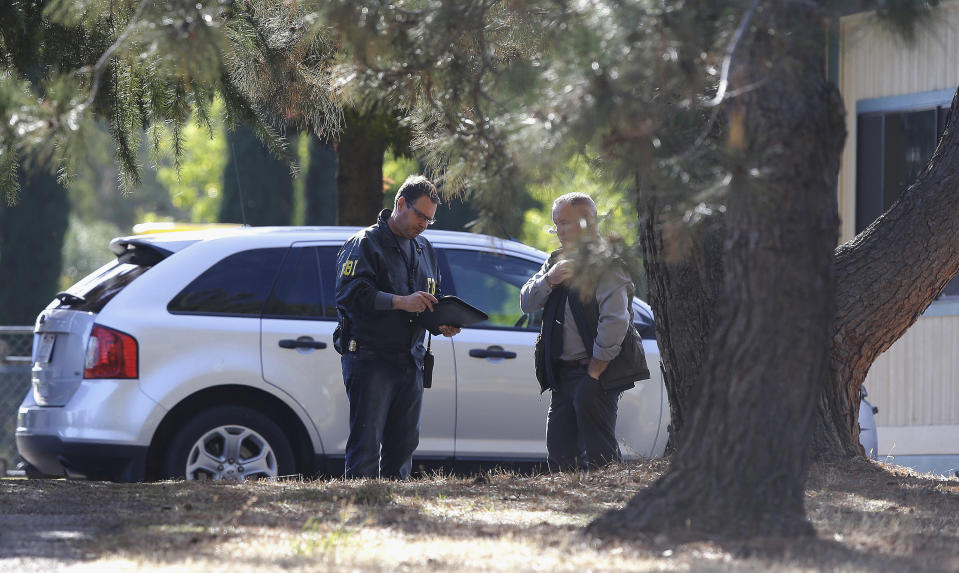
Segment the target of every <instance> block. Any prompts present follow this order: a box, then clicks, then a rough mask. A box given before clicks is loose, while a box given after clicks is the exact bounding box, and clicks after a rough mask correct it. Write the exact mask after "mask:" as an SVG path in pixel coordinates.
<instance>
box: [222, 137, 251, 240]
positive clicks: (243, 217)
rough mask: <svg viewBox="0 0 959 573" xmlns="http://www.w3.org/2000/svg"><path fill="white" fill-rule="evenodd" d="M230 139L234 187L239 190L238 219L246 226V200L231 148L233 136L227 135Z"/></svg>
mask: <svg viewBox="0 0 959 573" xmlns="http://www.w3.org/2000/svg"><path fill="white" fill-rule="evenodd" d="M227 139H229V140H230V153H232V154H233V175H235V176H236V189H237V191H239V192H240V220H241V222H242V223H243V226H244V227H247V226H248V225H247V224H246V207H245V206H244V204H245V203H246V201H245V200H244V199H243V183H241V182H240V170H239V168H237V166H236V164H237V156H236V149H234V148H233V138H231V137H227Z"/></svg>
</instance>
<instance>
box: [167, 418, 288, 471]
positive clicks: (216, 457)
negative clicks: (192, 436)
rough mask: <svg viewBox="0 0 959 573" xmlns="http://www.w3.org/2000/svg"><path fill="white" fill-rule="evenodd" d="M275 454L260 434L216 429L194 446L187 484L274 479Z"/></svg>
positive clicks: (240, 429) (232, 427)
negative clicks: (189, 482) (200, 481)
mask: <svg viewBox="0 0 959 573" xmlns="http://www.w3.org/2000/svg"><path fill="white" fill-rule="evenodd" d="M277 474H278V465H277V461H276V454H275V453H274V452H273V448H272V447H271V446H270V443H269V442H267V441H266V439H264V438H263V436H261V435H260V434H259V433H257V432H255V431H254V430H252V429H250V428H247V427H245V426H237V425H225V426H219V427H217V428H213V429H211V430H209V431H207V432H206V433H204V434H203V435H202V436H200V438H199V439H198V440H197V441H196V442H194V444H193V446H192V447H191V448H190V453H189V455H187V459H186V471H185V476H186V479H188V480H207V479H208V480H246V479H256V478H275V477H276V476H277Z"/></svg>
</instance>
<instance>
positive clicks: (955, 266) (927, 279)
mask: <svg viewBox="0 0 959 573" xmlns="http://www.w3.org/2000/svg"><path fill="white" fill-rule="evenodd" d="M957 117H959V92H957V94H956V96H955V97H953V100H952V108H951V109H950V112H949V123H948V124H947V125H946V130H945V132H944V133H943V135H942V139H941V141H940V142H939V147H938V149H936V152H935V153H934V154H933V156H932V159H931V160H930V161H929V165H928V166H927V167H926V169H925V170H924V171H923V172H922V173H921V174H920V175H919V178H918V179H917V180H916V182H915V183H914V184H913V185H912V186H910V187H909V188H908V189H906V191H905V192H903V194H902V196H901V197H900V198H899V200H898V201H897V202H896V203H895V204H894V205H893V206H892V207H891V208H890V209H889V211H887V212H886V213H885V214H884V215H883V216H882V217H880V218H879V219H877V220H876V221H875V222H874V223H873V224H872V225H870V226H869V227H868V228H867V229H866V230H865V231H863V232H862V233H860V234H859V235H857V236H856V238H855V239H853V240H852V241H850V242H848V243H846V244H844V245H841V246H840V247H839V248H838V249H836V253H835V265H836V279H837V295H836V301H837V312H836V321H835V326H834V329H833V336H832V346H831V348H830V364H829V376H828V378H827V383H826V387H825V389H824V392H823V394H822V396H821V398H820V400H819V404H818V410H819V417H818V423H817V425H816V431H815V435H814V440H813V443H812V446H811V447H812V454H813V455H814V456H815V457H817V458H820V459H836V458H847V457H852V456H857V455H862V453H863V452H862V448H861V447H860V445H859V424H858V421H859V390H860V388H861V387H862V383H863V381H864V380H865V378H866V374H867V373H868V372H869V367H870V366H871V365H872V363H873V362H874V361H875V360H876V358H878V357H879V355H880V354H882V353H883V352H885V351H886V350H887V349H888V348H889V347H890V346H892V344H893V343H894V342H895V341H896V340H898V339H899V338H900V337H901V336H902V335H903V334H904V333H905V332H906V329H908V328H909V327H910V326H912V324H913V323H914V322H916V319H917V318H918V317H919V315H920V314H922V312H923V311H924V310H926V308H927V307H928V306H929V304H930V303H931V302H932V301H933V300H935V298H936V297H937V296H938V295H939V293H940V292H942V289H943V288H944V287H945V286H946V284H947V283H948V282H949V281H950V280H952V279H953V278H954V277H955V276H956V274H957V273H959V128H957V127H959V126H957V125H956V121H957ZM902 383H904V384H908V380H904V381H902Z"/></svg>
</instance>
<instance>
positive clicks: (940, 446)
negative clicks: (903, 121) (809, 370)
mask: <svg viewBox="0 0 959 573" xmlns="http://www.w3.org/2000/svg"><path fill="white" fill-rule="evenodd" d="M957 86H959V0H946V1H944V2H942V4H941V5H940V6H939V7H938V8H936V9H934V11H933V16H932V18H930V19H928V20H926V21H924V22H922V23H920V24H919V26H918V28H917V33H916V39H915V41H914V42H908V41H906V40H904V39H902V38H901V37H900V36H898V35H897V34H896V32H894V31H892V30H890V29H888V28H886V27H884V25H883V24H881V23H879V22H878V20H877V18H876V16H875V15H874V14H873V13H863V14H855V15H852V16H847V17H844V18H842V19H841V21H840V42H839V87H840V90H841V91H842V94H843V99H844V102H845V107H846V129H847V131H848V136H847V140H846V146H845V149H844V151H843V155H842V166H841V171H840V177H839V212H840V216H841V218H842V229H841V240H842V241H848V240H849V239H851V238H852V237H853V236H854V234H855V216H856V205H855V200H856V143H857V142H856V113H857V105H859V106H862V105H863V102H866V103H873V104H875V103H876V100H879V99H880V98H889V101H895V102H897V105H898V104H901V103H902V102H908V101H910V100H912V101H922V100H923V99H924V97H923V94H925V96H926V97H925V99H928V96H929V95H930V92H937V91H938V92H943V91H946V95H947V96H948V93H949V92H954V91H955V90H956V87H957ZM942 95H943V94H942V93H940V94H938V95H937V97H942ZM896 96H912V97H896ZM949 99H951V97H949ZM867 100H869V101H867ZM957 247H959V245H957ZM957 350H959V302H957V301H955V300H952V301H949V300H941V301H936V302H934V303H933V305H932V306H931V307H930V308H929V310H927V311H926V313H925V314H924V315H923V316H922V317H920V318H919V320H918V322H917V323H916V324H915V325H913V326H912V327H911V328H910V329H909V331H908V332H906V334H905V335H904V336H903V337H902V339H900V340H899V341H897V342H896V343H895V344H894V345H893V346H892V347H891V348H890V349H889V350H888V351H887V352H885V353H884V354H883V355H882V356H880V357H879V359H878V360H877V361H876V362H875V363H874V364H873V366H872V368H871V369H870V372H869V375H868V376H867V378H866V388H867V389H868V391H869V400H870V401H871V402H872V403H873V404H874V405H876V406H878V407H879V414H878V415H877V416H876V423H877V426H878V433H879V453H880V455H881V456H887V455H892V456H896V455H899V456H921V455H946V454H959V357H957V355H959V352H956V351H957Z"/></svg>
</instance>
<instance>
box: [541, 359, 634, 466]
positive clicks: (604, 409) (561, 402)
mask: <svg viewBox="0 0 959 573" xmlns="http://www.w3.org/2000/svg"><path fill="white" fill-rule="evenodd" d="M556 378H557V381H558V385H557V387H556V388H554V389H553V390H552V394H553V396H552V400H551V401H550V404H549V413H548V414H547V415H546V452H547V459H548V462H549V468H550V470H552V471H566V470H571V469H575V468H577V467H586V468H589V467H600V466H604V465H606V464H608V463H610V462H618V461H620V460H621V456H620V453H619V444H617V443H616V409H617V407H618V405H619V395H620V392H619V391H616V390H613V391H608V390H603V387H602V386H600V385H599V382H597V381H596V380H593V379H592V378H590V377H589V375H588V374H587V373H586V367H585V366H581V367H577V368H559V369H558V371H557V376H556Z"/></svg>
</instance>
